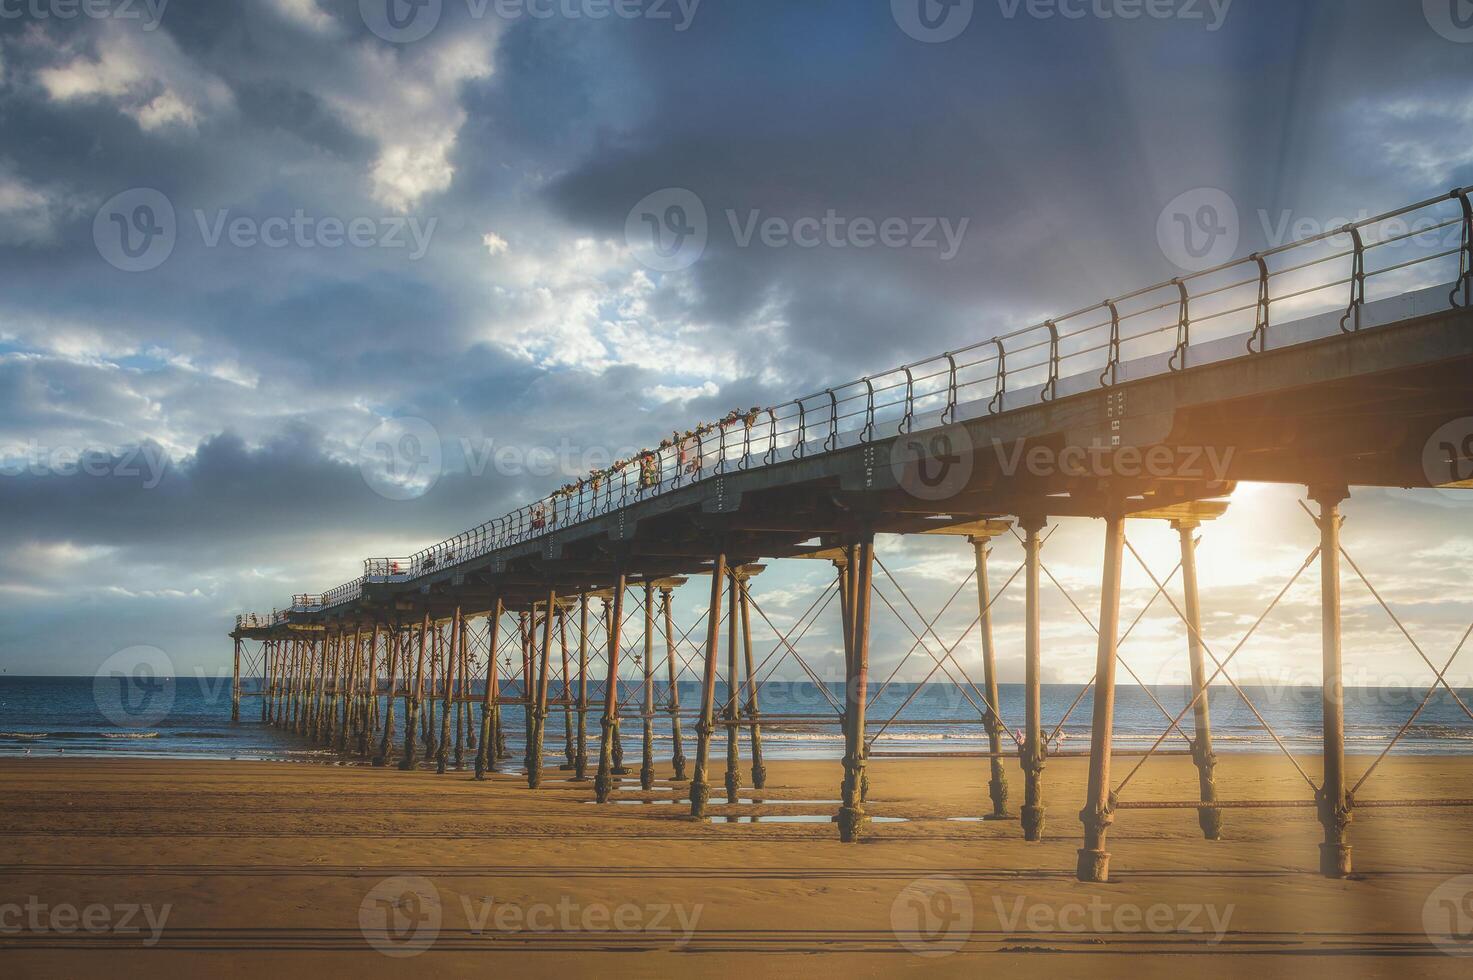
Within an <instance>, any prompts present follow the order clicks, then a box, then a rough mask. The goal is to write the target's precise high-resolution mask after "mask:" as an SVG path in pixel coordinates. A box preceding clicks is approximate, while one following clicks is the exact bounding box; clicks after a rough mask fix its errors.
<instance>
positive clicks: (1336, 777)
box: [1309, 486, 1354, 878]
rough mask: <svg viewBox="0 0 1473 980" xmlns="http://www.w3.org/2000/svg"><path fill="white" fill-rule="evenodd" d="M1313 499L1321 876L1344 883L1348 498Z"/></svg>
mask: <svg viewBox="0 0 1473 980" xmlns="http://www.w3.org/2000/svg"><path fill="white" fill-rule="evenodd" d="M1309 495H1310V497H1311V498H1313V499H1314V501H1315V502H1316V503H1318V504H1319V505H1320V513H1319V517H1318V518H1317V522H1318V524H1319V527H1320V613H1321V627H1320V630H1321V632H1320V637H1321V654H1322V659H1323V668H1322V669H1323V676H1322V679H1321V682H1320V684H1321V689H1320V690H1321V693H1320V711H1321V716H1322V718H1323V730H1324V769H1325V781H1324V784H1323V785H1322V786H1321V787H1320V791H1319V815H1320V824H1321V825H1322V826H1323V827H1324V830H1325V840H1324V843H1323V844H1321V845H1320V874H1322V875H1325V876H1326V877H1328V878H1344V877H1346V876H1347V875H1349V874H1350V868H1351V865H1350V844H1349V843H1348V833H1347V831H1348V830H1349V827H1350V820H1351V808H1352V806H1353V804H1354V801H1353V800H1352V799H1351V797H1350V794H1349V793H1348V792H1347V791H1346V788H1345V679H1344V676H1343V673H1342V664H1341V624H1340V524H1341V521H1342V518H1341V516H1340V503H1341V501H1343V500H1345V499H1346V498H1347V497H1348V496H1350V491H1349V490H1348V489H1347V488H1346V487H1343V486H1330V487H1311V488H1310V493H1309Z"/></svg>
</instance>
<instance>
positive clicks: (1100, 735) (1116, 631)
mask: <svg viewBox="0 0 1473 980" xmlns="http://www.w3.org/2000/svg"><path fill="white" fill-rule="evenodd" d="M1124 555H1125V518H1124V516H1123V515H1121V514H1111V515H1110V516H1108V517H1107V518H1106V519H1105V561H1104V570H1103V573H1102V575H1101V581H1100V637H1099V646H1098V649H1097V652H1096V657H1095V691H1094V718H1093V721H1092V722H1091V724H1090V746H1089V791H1088V798H1087V799H1086V800H1085V803H1084V809H1082V810H1081V811H1080V812H1079V819H1080V821H1081V822H1082V823H1083V824H1084V846H1083V847H1082V848H1080V849H1079V863H1078V866H1077V868H1076V870H1075V874H1076V876H1077V877H1078V878H1079V880H1080V881H1109V880H1110V852H1109V851H1107V850H1105V845H1106V843H1107V841H1106V835H1107V833H1108V831H1109V827H1110V824H1111V822H1112V821H1113V819H1114V817H1113V811H1114V801H1113V800H1112V799H1111V795H1110V750H1111V745H1110V741H1111V738H1112V737H1113V736H1114V733H1115V647H1116V644H1117V643H1118V642H1119V640H1118V637H1119V636H1120V571H1121V564H1122V561H1123V560H1124Z"/></svg>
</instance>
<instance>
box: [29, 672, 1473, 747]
mask: <svg viewBox="0 0 1473 980" xmlns="http://www.w3.org/2000/svg"><path fill="white" fill-rule="evenodd" d="M558 686H559V685H557V684H556V683H554V684H553V685H552V687H553V690H552V691H551V696H552V697H553V698H554V699H556V698H558V697H559V694H560V692H559V690H558ZM259 690H260V685H259V683H258V682H256V681H253V680H246V681H243V682H242V698H241V708H240V721H239V722H232V721H231V717H230V715H231V702H232V691H231V680H230V678H228V677H225V678H210V677H198V676H197V677H179V678H150V679H149V682H148V684H146V685H143V686H140V685H139V683H138V682H137V681H132V680H128V681H125V680H124V679H122V678H118V677H108V676H102V677H98V678H93V677H14V676H0V756H31V757H53V756H94V757H124V756H131V757H150V758H168V757H173V758H189V759H239V760H278V761H301V762H333V761H337V758H338V757H337V755H336V754H335V753H334V752H332V751H330V750H326V749H324V748H322V747H320V746H318V745H316V744H314V743H313V742H312V741H310V740H309V739H307V738H304V737H301V736H298V735H294V734H290V733H287V732H283V731H280V730H279V729H277V728H275V727H273V726H270V725H267V724H263V723H262V720H261V709H262V699H261V698H260V697H259V696H258V695H257V692H258V691H259ZM502 690H503V693H504V695H505V696H507V697H517V696H518V695H519V691H518V690H517V686H516V684H515V683H508V684H505V685H504V686H503V688H502ZM1082 692H1083V688H1082V687H1081V686H1080V685H1073V684H1046V685H1044V686H1043V692H1042V694H1043V718H1044V721H1045V724H1044V730H1045V733H1046V734H1047V735H1048V736H1049V737H1050V742H1049V748H1050V751H1051V752H1053V753H1054V754H1069V753H1074V752H1080V753H1082V752H1086V751H1088V747H1089V728H1090V718H1091V714H1092V711H1093V702H1092V698H1091V696H1090V694H1089V693H1082ZM619 693H620V698H621V701H622V702H623V703H624V707H623V709H622V712H621V715H622V721H621V728H622V739H623V744H624V749H625V752H626V754H627V755H628V756H630V757H635V758H637V757H638V755H639V752H640V728H641V721H640V717H639V715H640V704H641V703H642V697H643V689H642V686H641V685H640V684H639V683H637V682H635V683H629V684H623V683H621V685H620V692H619ZM678 693H679V697H680V702H681V705H682V707H683V708H684V709H685V710H686V712H687V714H686V716H685V717H683V718H682V728H683V731H682V740H683V745H684V751H685V754H686V755H693V754H694V738H695V719H694V718H693V717H690V716H689V712H690V711H691V710H692V709H695V708H697V707H698V706H699V705H700V699H701V691H700V686H699V684H697V683H693V682H682V683H681V684H680V686H679V689H678ZM1242 693H1243V694H1245V695H1246V696H1247V699H1246V701H1245V700H1244V698H1243V697H1241V696H1240V695H1239V693H1238V692H1237V691H1235V690H1233V689H1232V688H1231V687H1221V688H1219V687H1213V688H1212V690H1211V692H1210V697H1209V699H1208V703H1209V711H1210V715H1211V726H1212V736H1213V741H1214V748H1215V750H1216V751H1217V752H1218V753H1219V754H1221V753H1228V752H1274V751H1277V749H1276V746H1275V743H1274V737H1273V736H1271V735H1270V734H1269V733H1268V731H1267V729H1266V728H1265V724H1266V725H1267V728H1269V729H1272V730H1273V732H1274V734H1275V735H1276V736H1277V738H1278V740H1279V741H1280V742H1282V744H1283V745H1284V746H1285V747H1286V748H1288V749H1289V750H1290V751H1293V752H1295V753H1296V754H1299V753H1303V754H1307V755H1313V754H1316V753H1317V752H1318V751H1319V748H1320V718H1321V703H1320V701H1321V698H1320V690H1319V688H1317V687H1302V686H1287V685H1286V686H1283V687H1266V686H1254V687H1244V688H1243V689H1242ZM870 694H871V700H870V702H869V704H868V706H867V716H868V721H867V732H868V734H869V735H871V736H877V737H876V738H875V741H874V742H873V744H872V746H871V754H872V756H874V757H883V756H888V755H892V754H900V753H905V754H920V755H936V754H946V753H952V754H960V755H965V754H968V753H971V754H976V753H979V752H983V751H986V749H987V738H986V734H985V732H984V730H983V727H982V724H981V722H980V718H981V707H982V705H983V703H984V702H983V699H982V695H981V694H980V692H976V691H973V690H971V689H965V690H961V689H958V688H957V687H956V686H954V685H952V684H949V683H946V684H924V685H917V684H900V683H895V684H890V685H888V686H883V685H875V686H872V687H871V690H870ZM758 695H759V699H760V713H761V716H762V717H763V718H765V719H767V720H764V722H763V725H762V744H763V751H764V754H765V756H766V757H767V758H769V759H774V758H775V759H782V758H790V759H798V758H802V759H812V758H834V759H837V758H839V757H841V756H842V754H843V739H842V735H841V734H840V730H839V728H838V725H837V724H836V721H837V717H838V714H837V706H840V705H842V704H843V701H844V695H843V688H842V685H824V686H823V687H820V686H818V685H816V684H814V683H812V682H808V681H803V682H780V681H769V682H768V683H767V684H766V685H765V686H763V687H762V688H760V689H759V692H758ZM1081 695H1082V696H1081ZM656 697H657V703H658V704H659V705H661V706H662V707H660V708H657V714H656V718H655V722H654V728H655V754H656V757H657V758H667V757H669V755H670V754H671V750H672V748H673V745H672V734H671V723H670V718H669V714H668V711H667V710H666V709H665V708H664V707H663V705H664V704H665V703H666V700H667V699H666V690H665V688H664V686H663V685H661V686H660V687H659V688H658V690H657V692H656ZM1023 697H1024V689H1023V685H1021V684H1004V685H1002V686H1001V687H1000V689H999V701H1000V705H999V711H1000V713H1001V715H1002V717H1003V719H1004V721H1005V722H1006V723H1007V725H1008V727H1009V728H1010V729H1012V730H1013V731H1014V732H1018V733H1021V728H1022V726H1023V718H1024V701H1023ZM1458 697H1459V698H1460V699H1461V700H1462V702H1463V704H1466V705H1470V706H1473V690H1460V691H1459V692H1458ZM743 698H744V699H745V691H743ZM1424 698H1425V706H1423V707H1422V709H1421V711H1420V713H1418V714H1417V717H1416V719H1415V720H1414V721H1413V722H1412V723H1411V724H1410V725H1408V724H1407V722H1408V719H1409V718H1411V716H1412V714H1413V713H1414V712H1416V711H1417V708H1418V706H1419V705H1422V704H1423V701H1424ZM594 700H595V699H594V698H593V697H592V696H591V697H590V702H591V704H590V708H589V712H588V720H587V728H588V733H589V739H590V742H591V744H595V745H596V742H597V739H598V732H599V722H598V719H599V716H600V715H601V713H602V703H601V701H600V702H597V703H596V704H595V703H592V702H594ZM1189 700H1190V693H1189V691H1188V690H1187V689H1186V688H1184V687H1176V686H1161V687H1151V688H1146V687H1138V686H1124V685H1122V686H1120V687H1119V688H1118V689H1117V692H1116V705H1115V731H1114V742H1113V744H1114V746H1115V748H1116V749H1117V750H1119V751H1122V752H1131V751H1134V752H1139V751H1140V750H1144V749H1149V748H1151V747H1152V746H1153V745H1155V744H1156V743H1158V742H1159V743H1160V750H1161V751H1163V752H1182V751H1185V750H1186V749H1187V748H1188V743H1187V741H1186V738H1185V736H1187V735H1190V734H1191V733H1192V732H1193V725H1192V722H1193V715H1192V712H1190V711H1188V712H1186V713H1185V715H1184V716H1182V718H1181V721H1180V723H1179V727H1180V730H1181V731H1180V732H1176V731H1171V730H1170V729H1169V725H1170V721H1171V720H1172V719H1175V718H1176V717H1177V716H1178V715H1181V714H1182V712H1183V709H1185V708H1186V706H1187V704H1188V702H1189ZM716 701H717V705H718V711H719V708H720V705H722V704H723V703H724V701H725V691H724V689H723V688H721V687H720V686H718V690H717V692H716ZM1250 703H1251V707H1250ZM383 708H384V705H383V699H382V698H380V712H381V714H382V711H383ZM476 710H479V709H476ZM503 716H504V718H505V730H506V732H507V736H508V748H509V749H510V751H511V752H512V754H513V757H514V758H518V759H519V758H521V757H522V752H521V748H522V745H521V733H522V731H523V728H524V723H523V717H522V714H521V709H520V708H519V707H516V706H510V705H509V706H507V707H505V708H504V709H503ZM403 717H404V715H403V708H402V701H398V700H396V704H395V723H396V726H397V727H398V737H402V731H403ZM574 717H575V716H574V715H571V714H570V712H568V711H566V710H565V709H564V708H562V707H559V706H554V707H552V708H550V709H549V718H548V727H547V734H546V739H545V747H546V751H547V755H548V761H549V764H551V763H553V762H554V761H561V759H562V756H563V753H564V748H565V744H566V739H565V734H564V732H565V730H564V727H563V726H564V724H565V722H566V721H571V720H572V718H574ZM1345 717H1346V750H1347V752H1349V753H1352V754H1360V755H1364V754H1379V753H1380V752H1381V751H1382V750H1383V749H1384V748H1385V746H1386V745H1387V744H1388V743H1389V742H1390V741H1391V740H1392V739H1393V738H1395V737H1396V736H1397V734H1398V733H1399V732H1401V731H1402V729H1403V727H1404V726H1405V732H1404V733H1403V734H1402V736H1401V738H1400V740H1399V741H1398V742H1397V744H1396V746H1395V748H1394V749H1393V753H1394V754H1401V755H1456V754H1461V753H1465V752H1473V720H1470V718H1469V716H1468V714H1467V713H1466V712H1465V710H1464V708H1463V707H1462V706H1461V705H1459V703H1458V702H1457V700H1455V699H1454V698H1453V697H1452V695H1451V694H1449V692H1448V691H1446V690H1445V689H1440V690H1438V691H1436V692H1434V693H1433V694H1432V695H1431V696H1430V697H1428V696H1427V692H1426V691H1425V690H1413V689H1408V688H1400V687H1378V688H1365V687H1362V688H1348V689H1347V690H1346V694H1345ZM1260 719H1261V720H1260ZM1163 732H1166V733H1167V736H1166V737H1165V738H1164V739H1162V734H1163ZM747 741H748V734H747V732H746V731H743V733H742V744H743V753H744V754H745V753H746V751H747V749H746V745H747ZM725 744H726V740H725V730H724V729H718V737H717V739H716V745H715V747H714V752H715V753H716V754H718V755H719V754H722V753H724V751H725ZM1014 744H1015V743H1014V742H1013V740H1012V739H1011V738H1005V739H1004V749H1005V750H1011V749H1012V747H1013V746H1014Z"/></svg>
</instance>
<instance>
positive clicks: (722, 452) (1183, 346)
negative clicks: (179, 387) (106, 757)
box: [292, 187, 1473, 612]
mask: <svg viewBox="0 0 1473 980" xmlns="http://www.w3.org/2000/svg"><path fill="white" fill-rule="evenodd" d="M1470 192H1473V187H1465V188H1459V189H1456V190H1453V191H1451V192H1450V193H1448V194H1445V195H1442V196H1440V197H1435V198H1430V199H1428V200H1425V201H1420V202H1418V203H1416V204H1410V205H1407V206H1406V207H1402V208H1398V209H1396V210H1394V211H1388V212H1386V213H1385V214H1380V215H1376V216H1375V217H1371V218H1366V219H1363V220H1361V221H1356V222H1352V223H1350V224H1346V225H1343V226H1341V227H1338V228H1335V229H1332V230H1328V231H1324V232H1322V233H1320V234H1317V235H1313V236H1310V237H1306V238H1301V239H1298V240H1295V241H1292V242H1288V243H1285V244H1282V245H1278V246H1276V247H1273V248H1270V249H1266V250H1264V251H1261V252H1255V253H1253V254H1251V255H1249V256H1248V257H1246V258H1243V259H1238V260H1235V261H1232V262H1227V263H1224V264H1222V265H1219V266H1215V267H1213V268H1209V269H1204V270H1202V271H1200V272H1195V273H1192V274H1190V275H1185V276H1180V277H1178V278H1175V279H1171V280H1169V281H1167V282H1163V283H1157V284H1156V285H1154V286H1148V287H1146V288H1144V289H1138V290H1136V291H1134V292H1130V293H1126V294H1124V295H1121V296H1116V297H1114V298H1112V299H1106V300H1103V301H1101V302H1099V303H1096V304H1094V305H1092V306H1087V307H1084V308H1082V309H1078V310H1075V311H1073V312H1071V313H1066V314H1064V315H1062V316H1058V317H1054V318H1052V319H1048V320H1044V321H1043V322H1042V323H1037V324H1033V325H1031V326H1028V327H1024V328H1022V329H1019V330H1014V331H1012V332H1011V333H1005V334H1001V335H999V336H996V337H993V338H991V339H989V340H986V341H982V342H980V343H977V344H973V345H971V346H968V347H963V348H959V349H957V350H953V351H948V352H946V353H943V354H939V355H936V356H934V357H929V358H926V359H924V360H920V361H915V362H913V363H910V364H904V365H901V366H900V367H897V368H894V369H892V370H890V371H885V372H882V373H880V374H875V375H870V376H867V377H864V378H860V379H858V380H855V381H849V382H846V383H844V384H839V385H835V386H834V387H831V388H825V389H823V390H822V391H819V392H815V393H813V394H809V395H804V396H803V397H801V398H796V399H794V400H792V401H789V402H785V403H783V404H780V405H775V406H772V407H770V408H764V409H756V410H753V411H751V412H749V413H746V414H738V415H734V416H732V417H729V418H728V419H727V420H725V421H724V422H723V423H720V424H716V425H711V426H706V427H702V428H700V429H698V430H695V431H693V432H691V433H687V434H685V435H679V434H676V436H675V437H674V438H672V439H671V440H667V444H666V445H664V446H662V447H661V448H660V449H658V450H650V451H648V452H646V453H644V454H641V455H639V456H636V457H634V458H633V459H631V460H627V461H624V462H623V463H621V464H616V465H615V467H614V468H612V469H611V470H609V471H606V472H605V473H603V474H601V475H599V476H596V477H590V478H584V479H583V480H581V481H579V482H578V483H577V484H575V485H574V486H573V487H572V488H570V489H567V490H565V491H559V492H558V493H555V494H552V495H550V496H547V497H544V498H542V499H540V500H537V501H535V502H533V503H530V504H527V505H526V506H523V507H519V508H517V509H516V510H514V511H512V512H511V513H509V514H506V515H503V516H501V517H498V518H495V519H494V520H490V521H487V522H485V523H484V524H480V525H478V526H476V527H473V528H471V529H469V530H467V531H462V532H461V533H460V534H457V535H455V536H454V537H451V538H447V539H445V540H444V541H441V542H439V543H437V544H434V545H431V546H430V547H427V548H424V549H423V550H421V551H418V552H416V553H415V554H413V555H410V556H408V557H406V558H370V559H368V560H367V561H365V562H364V574H363V575H362V576H361V577H359V578H357V579H354V580H353V581H351V582H347V583H344V584H343V585H340V586H338V587H337V588H335V589H332V590H331V591H329V592H327V593H325V594H323V595H317V596H313V595H300V596H295V597H294V598H293V601H292V609H293V610H294V611H299V612H306V611H314V610H319V609H324V608H330V607H333V606H336V605H341V604H343V603H346V602H351V601H353V600H355V599H357V598H358V597H359V596H360V595H361V594H362V591H363V586H364V584H365V583H375V584H378V583H386V582H397V581H411V580H414V579H417V578H419V577H421V576H423V575H426V574H429V573H432V572H435V571H437V570H442V569H444V568H447V567H452V566H455V565H459V564H462V563H464V562H466V561H469V560H471V559H474V558H478V557H480V556H482V555H485V554H487V553H489V552H491V551H495V550H497V549H499V548H504V547H507V546H509V545H514V544H519V543H521V542H524V541H528V540H531V539H535V538H538V537H541V536H542V535H545V534H548V533H550V532H552V531H554V530H558V529H560V528H564V527H569V526H572V525H575V524H577V523H579V522H581V521H584V520H588V519H590V518H594V517H598V516H600V515H603V514H607V513H610V512H612V511H616V510H618V509H620V508H622V507H625V506H628V505H630V504H633V503H636V502H638V501H641V500H645V499H648V498H650V497H654V496H658V495H660V494H662V493H667V492H669V491H671V490H675V489H678V488H680V487H682V486H686V485H689V484H693V483H696V482H699V481H701V480H704V479H708V478H710V477H713V476H717V475H720V474H723V473H729V472H733V471H742V470H747V469H752V468H757V467H762V466H768V465H772V464H774V463H777V462H780V461H784V460H788V459H796V458H804V457H810V456H816V455H821V454H824V453H828V452H833V451H835V450H837V449H840V448H847V447H851V446H854V445H858V444H865V443H869V442H872V441H875V440H878V439H883V438H889V437H891V436H893V435H897V434H905V433H908V432H910V431H912V430H913V429H915V428H917V427H920V428H929V427H933V426H935V425H945V424H949V423H951V422H955V421H959V420H961V419H963V418H977V417H983V416H986V415H989V414H997V413H1000V412H1004V411H1008V410H1011V409H1015V408H1019V407H1022V406H1023V405H1026V404H1036V403H1037V402H1040V401H1042V402H1047V401H1050V400H1052V399H1054V398H1056V397H1061V396H1062V395H1067V394H1077V393H1079V392H1080V391H1085V390H1092V389H1098V388H1106V387H1110V386H1111V385H1113V384H1116V383H1117V382H1118V381H1119V380H1120V374H1121V366H1122V365H1123V364H1125V363H1126V362H1128V361H1131V360H1133V359H1139V358H1146V357H1150V356H1151V355H1158V359H1159V360H1161V361H1162V369H1161V370H1160V371H1158V372H1157V373H1166V372H1176V371H1182V370H1185V369H1186V368H1188V367H1191V366H1192V350H1193V347H1194V345H1201V344H1203V343H1205V342H1209V341H1212V340H1218V339H1222V338H1226V337H1233V336H1246V338H1247V339H1246V341H1245V342H1244V344H1243V351H1242V353H1241V354H1240V355H1238V356H1241V357H1254V356H1257V355H1261V354H1262V353H1264V352H1265V351H1266V350H1267V349H1268V348H1269V346H1270V343H1271V339H1272V336H1273V330H1274V325H1275V324H1276V323H1282V322H1284V320H1285V316H1292V317H1294V318H1304V317H1309V316H1313V315H1316V314H1321V313H1324V312H1326V311H1329V310H1337V311H1338V310H1342V309H1343V315H1342V316H1341V317H1340V329H1341V330H1343V331H1345V332H1347V333H1349V332H1354V331H1356V330H1358V329H1359V328H1360V325H1361V309H1362V307H1363V306H1364V305H1365V304H1366V302H1367V301H1368V296H1369V297H1373V298H1379V296H1382V295H1395V294H1397V293H1402V292H1406V291H1409V290H1410V289H1412V288H1417V287H1420V286H1424V285H1430V284H1432V283H1435V282H1449V281H1451V282H1453V284H1454V285H1453V289H1452V292H1451V294H1450V296H1449V301H1450V302H1451V303H1452V305H1454V306H1461V307H1469V306H1473V204H1470V198H1469V194H1470ZM1383 256H1385V258H1383ZM1373 259H1375V260H1378V261H1376V262H1374V263H1372V261H1371V260H1373ZM1438 263H1444V264H1445V265H1446V266H1447V271H1448V272H1449V273H1452V272H1453V269H1454V263H1456V265H1455V273H1454V274H1452V275H1445V274H1444V273H1443V272H1442V270H1441V267H1440V266H1438ZM1443 275H1445V277H1442V278H1439V276H1443Z"/></svg>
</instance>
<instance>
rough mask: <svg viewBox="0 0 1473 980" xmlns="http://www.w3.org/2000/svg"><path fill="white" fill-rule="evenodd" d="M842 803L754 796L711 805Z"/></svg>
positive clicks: (818, 804) (817, 804) (838, 801)
mask: <svg viewBox="0 0 1473 980" xmlns="http://www.w3.org/2000/svg"><path fill="white" fill-rule="evenodd" d="M842 802H844V801H843V800H764V799H762V798H761V797H756V796H754V797H751V798H750V799H749V798H747V797H738V798H737V799H736V800H735V801H733V800H722V801H720V802H717V801H715V800H712V801H711V804H710V805H711V806H731V805H732V804H733V803H736V804H737V805H742V806H793V805H797V806H823V805H825V804H829V803H832V804H833V805H834V806H838V805H839V804H840V803H842Z"/></svg>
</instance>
